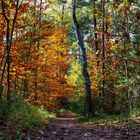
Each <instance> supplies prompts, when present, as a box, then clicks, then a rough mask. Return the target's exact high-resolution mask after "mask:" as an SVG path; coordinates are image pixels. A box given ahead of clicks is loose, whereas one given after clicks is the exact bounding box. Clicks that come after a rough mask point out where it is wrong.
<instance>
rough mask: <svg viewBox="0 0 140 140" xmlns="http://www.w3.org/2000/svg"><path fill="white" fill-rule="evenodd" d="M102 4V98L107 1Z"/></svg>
mask: <svg viewBox="0 0 140 140" xmlns="http://www.w3.org/2000/svg"><path fill="white" fill-rule="evenodd" d="M101 2H102V13H103V15H102V19H103V20H102V48H101V58H102V96H104V95H105V80H104V76H105V1H104V0H101Z"/></svg>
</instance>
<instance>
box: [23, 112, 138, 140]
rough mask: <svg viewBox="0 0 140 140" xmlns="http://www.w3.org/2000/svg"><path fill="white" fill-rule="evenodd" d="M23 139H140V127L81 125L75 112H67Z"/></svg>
mask: <svg viewBox="0 0 140 140" xmlns="http://www.w3.org/2000/svg"><path fill="white" fill-rule="evenodd" d="M23 140H140V127H139V126H135V127H134V126H133V127H132V126H131V125H125V126H118V125H115V124H114V125H104V126H101V125H81V124H78V123H76V116H75V115H74V114H66V115H62V116H59V117H58V118H56V120H54V121H53V122H52V123H51V124H48V125H46V126H45V127H44V128H43V129H42V130H39V131H38V132H34V133H32V134H28V135H26V136H25V137H24V138H23Z"/></svg>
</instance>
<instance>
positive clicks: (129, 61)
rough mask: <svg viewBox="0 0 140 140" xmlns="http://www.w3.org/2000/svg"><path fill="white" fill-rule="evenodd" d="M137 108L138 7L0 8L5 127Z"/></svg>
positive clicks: (119, 3) (24, 1) (14, 1)
mask: <svg viewBox="0 0 140 140" xmlns="http://www.w3.org/2000/svg"><path fill="white" fill-rule="evenodd" d="M139 108H140V1H139V0H1V1H0V124H1V123H3V121H4V122H5V121H6V122H8V124H7V125H11V126H12V125H13V123H14V122H15V123H17V122H18V123H19V124H20V123H21V124H22V127H23V128H26V129H29V128H30V126H31V127H32V125H40V122H42V123H43V122H44V120H46V116H47V117H48V116H53V117H54V116H55V114H61V112H65V111H70V112H74V113H76V114H79V115H80V116H82V117H89V118H94V117H96V116H101V115H103V114H106V115H107V116H110V115H117V116H120V115H123V117H125V118H126V117H130V118H131V117H132V116H133V117H134V116H135V117H138V116H139V115H140V110H139ZM29 112H30V113H32V114H31V116H30V115H29ZM26 118H28V119H26ZM25 122H26V123H25ZM20 129H22V128H20ZM0 137H1V133H0ZM9 140H10V138H9ZM15 140H16V139H15Z"/></svg>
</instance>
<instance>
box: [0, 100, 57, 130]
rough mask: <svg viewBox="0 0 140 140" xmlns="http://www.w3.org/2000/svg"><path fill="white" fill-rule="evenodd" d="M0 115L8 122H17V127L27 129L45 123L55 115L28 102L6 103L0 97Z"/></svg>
mask: <svg viewBox="0 0 140 140" xmlns="http://www.w3.org/2000/svg"><path fill="white" fill-rule="evenodd" d="M0 117H1V118H3V119H4V120H6V122H8V123H9V124H10V123H12V124H13V123H14V122H15V123H18V129H24V130H25V129H28V130H29V129H33V128H34V127H35V126H40V125H42V124H44V123H46V121H49V120H50V119H51V118H53V117H55V115H54V113H51V112H48V111H47V110H45V109H43V108H40V107H37V106H34V105H32V104H29V103H23V102H22V103H21V102H16V103H11V105H8V104H7V102H6V100H5V99H1V100H0Z"/></svg>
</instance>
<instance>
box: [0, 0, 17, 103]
mask: <svg viewBox="0 0 140 140" xmlns="http://www.w3.org/2000/svg"><path fill="white" fill-rule="evenodd" d="M1 4H2V14H3V17H4V19H5V20H6V24H7V29H6V51H7V56H6V59H5V63H4V67H3V70H2V72H3V73H2V77H1V83H0V94H2V82H3V77H4V71H5V68H6V64H7V92H6V94H7V101H10V49H11V46H12V40H13V32H14V27H15V23H16V18H17V14H18V6H19V0H16V6H15V8H16V9H15V15H14V19H13V22H12V28H11V32H10V20H9V19H8V17H7V15H6V13H5V6H4V1H3V0H2V2H1Z"/></svg>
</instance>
